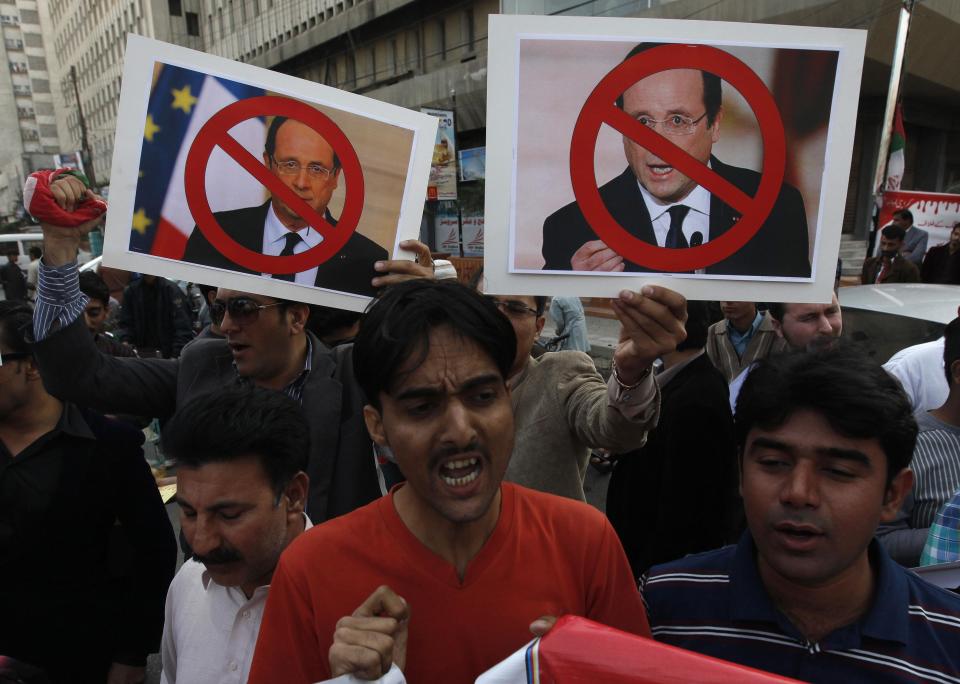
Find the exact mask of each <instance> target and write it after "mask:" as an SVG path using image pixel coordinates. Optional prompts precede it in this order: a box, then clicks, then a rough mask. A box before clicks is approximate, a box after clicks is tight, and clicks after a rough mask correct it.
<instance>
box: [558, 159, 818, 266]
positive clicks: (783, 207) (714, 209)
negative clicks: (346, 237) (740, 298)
mask: <svg viewBox="0 0 960 684" xmlns="http://www.w3.org/2000/svg"><path fill="white" fill-rule="evenodd" d="M710 164H711V168H712V169H713V170H714V171H716V172H717V174H718V175H720V176H721V177H722V178H724V179H726V180H727V181H729V182H730V183H732V184H733V185H735V186H737V187H738V188H739V189H740V190H743V191H744V192H745V193H746V194H748V195H750V196H751V197H753V196H754V195H755V194H756V192H757V188H758V187H759V186H760V174H759V173H757V172H756V171H751V170H749V169H742V168H739V167H736V166H729V165H727V164H724V163H723V162H721V161H719V160H718V159H717V158H716V157H711V158H710ZM600 197H601V198H602V199H603V202H604V204H605V205H606V207H607V210H608V211H609V212H610V214H611V215H612V216H613V218H614V219H616V221H617V223H618V224H620V225H621V226H622V227H623V228H624V229H625V230H627V231H629V232H630V233H631V234H632V235H633V236H635V237H637V238H639V239H641V240H643V241H644V242H649V243H650V244H652V245H656V244H657V239H656V236H655V235H654V232H653V225H652V223H651V220H650V213H649V212H648V211H647V205H646V204H645V203H644V201H643V195H641V193H640V187H639V186H638V185H637V177H636V176H635V175H634V173H633V170H632V169H631V168H630V167H629V166H628V167H627V169H626V171H624V172H623V173H622V174H620V175H619V176H617V177H616V178H614V179H613V180H611V181H609V182H607V183H605V184H604V185H603V186H601V187H600ZM740 216H741V214H740V213H739V212H737V211H736V210H735V209H733V208H731V207H729V206H727V205H726V204H725V203H724V202H723V201H722V200H720V199H719V198H718V197H716V196H715V195H711V196H710V236H709V237H710V239H711V240H715V239H717V237H719V236H720V235H722V234H723V233H725V232H726V231H728V230H729V229H730V228H731V227H732V226H733V225H734V224H735V223H736V222H737V221H738V220H739V219H740ZM706 237H707V236H704V238H706ZM597 239H599V238H598V237H597V234H596V233H595V232H594V230H593V228H591V227H590V225H589V224H588V223H587V220H586V218H585V217H584V215H583V213H582V212H581V211H580V207H579V205H578V204H577V203H576V202H571V203H570V204H568V205H567V206H565V207H563V208H562V209H559V210H558V211H555V212H554V213H553V214H551V215H550V216H548V217H547V220H546V221H544V223H543V258H544V259H545V260H546V263H545V264H544V266H543V268H544V270H557V271H569V270H571V269H570V259H571V258H572V257H573V254H574V252H576V251H577V250H578V249H580V247H582V246H583V244H584V243H586V242H590V241H591V240H597ZM808 246H809V238H808V235H807V215H806V212H805V210H804V208H803V198H802V197H801V196H800V193H799V191H798V190H797V189H796V188H794V187H792V186H790V185H787V184H785V183H784V184H783V186H782V187H781V188H780V195H779V196H778V197H777V201H776V203H775V204H774V205H773V209H772V211H771V212H770V216H769V217H768V218H767V220H766V221H765V222H764V224H763V225H762V226H760V230H759V231H757V234H756V235H754V236H753V238H751V240H750V241H749V242H748V243H747V244H746V245H744V246H743V247H742V248H741V249H740V250H738V251H737V252H735V253H734V254H732V255H730V256H729V257H727V258H726V259H724V260H722V261H720V262H718V263H716V264H713V265H711V266H708V267H707V269H706V272H707V273H710V274H718V275H755V276H780V277H803V278H807V277H809V276H810V260H809V258H808V256H807V255H808ZM624 263H625V264H626V270H627V271H637V272H640V271H645V272H648V271H650V270H652V269H650V268H646V267H644V266H641V265H640V264H636V263H633V262H631V261H628V260H624Z"/></svg>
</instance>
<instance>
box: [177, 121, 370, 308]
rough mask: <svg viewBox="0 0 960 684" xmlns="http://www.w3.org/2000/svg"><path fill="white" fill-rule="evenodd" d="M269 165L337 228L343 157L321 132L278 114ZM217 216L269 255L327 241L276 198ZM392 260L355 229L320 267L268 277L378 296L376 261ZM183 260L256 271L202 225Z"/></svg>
mask: <svg viewBox="0 0 960 684" xmlns="http://www.w3.org/2000/svg"><path fill="white" fill-rule="evenodd" d="M263 163H264V165H265V166H266V167H267V168H268V169H270V172H271V173H273V175H274V176H276V177H277V179H278V180H279V181H280V182H281V183H283V184H284V185H286V186H287V187H288V188H289V189H290V190H292V191H293V192H294V193H295V194H296V195H297V196H298V197H299V198H300V199H302V200H303V201H304V202H306V203H307V204H308V205H309V206H310V208H311V209H313V210H314V211H316V212H317V213H318V214H320V215H321V216H323V217H324V219H325V220H326V222H327V223H328V224H330V226H331V227H333V228H334V229H335V228H336V225H337V221H336V220H335V219H334V218H333V216H332V215H331V214H330V211H329V210H328V209H327V205H328V204H329V202H330V198H331V197H332V196H333V191H334V190H336V189H337V185H338V183H339V181H340V171H341V168H340V160H339V159H338V158H337V155H336V153H335V152H334V151H333V147H331V146H330V144H329V143H328V142H327V141H326V140H324V138H323V137H322V136H321V135H320V134H319V133H317V132H316V131H315V130H313V129H312V128H310V127H309V126H307V125H306V124H303V123H300V122H299V121H296V120H293V119H288V118H286V117H282V116H278V117H275V118H274V119H273V121H272V122H271V124H270V128H269V129H268V130H267V139H266V142H265V144H264V150H263ZM214 217H215V218H216V219H217V223H218V224H219V225H220V226H221V227H222V228H223V229H224V231H226V233H227V234H228V235H229V236H230V237H231V238H233V239H234V240H236V241H237V242H238V243H239V244H241V245H242V246H244V247H246V248H247V249H249V250H252V251H254V252H262V253H263V254H270V255H273V256H289V255H291V254H300V253H301V252H304V251H306V250H308V249H310V248H312V247H316V246H317V245H319V244H320V243H321V242H323V239H324V238H323V235H321V234H320V232H319V231H317V229H316V228H314V227H313V226H311V225H310V224H309V223H308V222H307V221H306V220H305V219H304V218H302V217H301V216H300V215H299V214H297V212H296V210H295V209H294V208H292V207H290V206H288V205H287V204H286V203H285V202H284V201H283V200H282V199H280V198H279V197H276V196H274V197H272V198H271V199H270V200H268V201H267V202H265V203H264V204H261V205H260V206H256V207H247V208H245V209H236V210H233V211H221V212H217V213H216V214H214ZM386 258H387V250H385V249H384V248H383V247H381V246H380V245H378V244H377V243H376V242H374V241H373V240H370V239H369V238H366V237H364V236H363V235H361V234H360V233H359V232H354V233H353V234H352V235H351V236H350V239H349V240H348V241H347V243H346V244H345V245H344V246H343V248H342V249H340V251H338V252H337V253H336V254H335V255H334V256H333V257H331V258H330V259H329V260H327V261H325V262H324V263H322V264H320V265H319V266H315V267H314V268H311V269H309V270H306V271H301V272H300V273H289V274H274V275H272V276H270V274H265V275H267V276H270V277H273V278H276V279H279V280H287V281H291V282H296V283H299V284H301V285H315V286H317V287H324V288H329V289H331V290H341V291H346V292H353V293H356V294H363V295H367V296H371V297H372V296H374V295H375V294H376V290H375V289H374V287H373V286H372V285H371V284H370V279H371V278H373V277H374V275H375V273H374V271H373V268H374V264H375V263H376V262H377V261H382V260H384V259H386ZM183 260H184V261H192V262H194V263H198V264H203V265H204V266H215V267H217V268H225V269H228V270H231V271H238V272H240V273H253V272H254V271H251V270H250V269H247V268H244V267H243V266H240V265H239V264H235V263H234V262H232V261H230V260H229V259H228V258H227V257H225V256H224V255H223V254H221V253H220V252H219V251H218V250H217V249H216V248H215V247H214V246H213V245H211V244H210V242H209V241H208V240H207V238H206V237H205V236H204V235H203V233H202V232H201V231H200V230H198V229H197V228H196V227H194V229H193V232H192V233H190V238H189V240H187V247H186V251H185V252H184V255H183Z"/></svg>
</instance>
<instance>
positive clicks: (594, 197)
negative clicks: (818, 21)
mask: <svg viewBox="0 0 960 684" xmlns="http://www.w3.org/2000/svg"><path fill="white" fill-rule="evenodd" d="M668 69H700V70H701V71H708V72H710V73H712V74H716V75H717V76H719V77H720V78H722V79H723V80H725V81H727V82H728V83H730V85H732V86H733V87H734V88H736V89H737V90H738V91H739V92H740V94H741V95H743V97H744V98H745V99H746V101H747V103H748V104H749V105H750V108H751V109H753V113H754V115H755V116H756V117H757V121H758V123H759V124H760V132H761V134H762V137H763V170H762V173H761V178H760V186H759V187H758V188H757V193H756V195H755V196H753V197H750V196H749V195H747V194H746V193H744V192H743V191H742V190H740V188H738V187H736V186H735V185H733V184H732V183H730V182H729V181H727V180H726V179H725V178H721V177H720V176H719V175H718V174H717V173H716V172H715V171H713V170H711V169H710V168H709V167H707V166H706V165H705V164H703V163H702V162H700V161H699V160H697V159H695V158H694V157H692V156H691V155H689V154H688V153H687V152H686V151H684V150H682V149H680V148H679V147H677V146H676V145H674V144H673V143H672V142H670V140H669V139H668V138H665V137H663V136H662V135H660V134H659V133H657V132H656V131H654V130H653V129H651V128H648V127H647V126H644V125H643V124H641V123H640V122H639V121H637V120H636V119H634V118H633V117H631V116H629V115H628V114H626V113H625V112H624V111H623V110H621V109H620V108H618V107H617V106H616V105H615V104H614V103H615V101H616V99H617V98H618V97H619V96H620V95H622V94H623V93H624V91H626V90H627V89H628V88H629V87H631V86H632V85H634V84H635V83H637V82H638V81H640V80H641V79H643V78H646V77H647V76H650V75H651V74H654V73H657V72H659V71H666V70H668ZM604 123H606V124H607V125H609V126H611V127H613V128H615V129H616V130H617V131H619V132H620V133H622V134H623V135H625V136H627V137H629V138H630V139H632V140H633V141H634V142H636V143H637V144H638V145H641V146H643V147H645V148H646V149H648V150H649V151H651V152H653V153H654V154H656V155H657V156H658V157H660V158H661V159H663V160H664V161H666V162H669V163H670V164H671V165H672V166H673V167H674V168H675V169H677V170H678V171H680V172H681V173H683V174H684V175H686V176H688V177H689V178H692V179H693V180H694V181H696V182H697V183H698V184H699V185H702V186H703V187H704V188H706V189H707V190H709V191H710V192H711V193H713V194H714V195H717V197H719V198H720V199H722V200H723V201H724V202H726V203H727V204H728V205H730V206H731V207H733V208H734V209H735V210H737V211H738V212H740V214H742V217H741V219H740V220H739V221H738V222H737V223H736V224H734V226H733V227H732V228H730V230H728V231H727V232H725V233H724V234H723V235H720V236H718V237H716V238H711V239H710V240H709V241H708V242H706V243H705V244H703V245H700V246H699V247H689V248H687V249H669V248H666V247H659V246H657V245H655V244H654V245H651V244H649V243H647V242H645V241H643V240H641V239H639V238H637V237H634V236H633V235H631V234H630V233H629V232H627V230H626V229H624V228H623V226H621V225H620V224H619V223H617V221H616V219H614V218H613V216H611V215H610V212H609V211H608V210H607V207H606V205H605V204H604V203H603V199H602V198H601V197H600V190H599V188H598V187H597V181H596V170H595V165H594V149H595V148H596V145H597V136H598V134H599V133H600V126H601V125H603V124H604ZM786 148H787V146H786V137H785V135H784V131H783V121H782V120H781V119H780V111H779V110H778V109H777V105H776V102H774V100H773V96H772V95H771V94H770V91H769V90H767V87H766V85H764V83H763V81H761V80H760V78H759V77H758V76H757V75H756V74H755V73H754V72H753V71H752V70H751V69H750V67H748V66H747V65H746V64H744V63H743V62H741V61H740V60H739V59H737V58H736V57H734V56H733V55H731V54H729V53H727V52H724V51H723V50H718V49H717V48H714V47H710V46H708V45H662V46H658V47H655V48H651V49H650V50H646V51H644V52H642V53H640V54H638V55H635V56H633V57H631V58H630V59H629V60H627V61H626V62H623V63H622V64H620V65H619V66H617V67H615V68H614V69H613V70H612V71H611V72H610V73H608V74H607V75H606V76H604V77H603V79H602V80H601V81H600V83H598V84H597V87H596V88H594V89H593V92H592V93H590V96H589V97H588V98H587V101H586V102H585V103H584V105H583V109H582V110H581V111H580V116H579V117H578V118H577V124H576V126H575V127H574V129H573V136H572V138H571V140H570V180H571V183H572V185H573V194H574V196H575V197H576V199H577V204H579V205H580V210H581V211H582V212H583V215H584V217H585V218H586V219H587V222H588V223H589V224H590V226H591V227H592V228H593V229H594V231H596V233H597V236H598V237H600V238H601V239H602V240H603V241H604V242H605V243H606V244H607V246H609V247H610V248H612V249H613V250H614V251H616V252H617V253H619V254H620V255H621V256H624V257H626V258H628V259H630V260H631V261H634V262H636V263H638V264H641V265H643V266H647V267H649V268H653V269H655V270H659V271H664V272H671V271H692V270H695V269H698V268H705V267H707V266H710V265H712V264H715V263H717V262H719V261H722V260H723V259H725V258H727V257H728V256H730V255H731V254H733V253H734V252H736V251H737V250H738V249H740V248H741V247H743V246H744V245H745V244H747V242H749V241H750V238H752V237H753V236H754V235H755V234H756V233H757V231H758V230H760V226H762V225H763V222H764V221H765V220H766V219H767V217H768V216H769V215H770V211H771V210H772V209H773V205H774V204H775V203H776V201H777V196H778V195H779V193H780V186H781V184H782V183H783V175H784V171H785V169H786V159H787V153H786Z"/></svg>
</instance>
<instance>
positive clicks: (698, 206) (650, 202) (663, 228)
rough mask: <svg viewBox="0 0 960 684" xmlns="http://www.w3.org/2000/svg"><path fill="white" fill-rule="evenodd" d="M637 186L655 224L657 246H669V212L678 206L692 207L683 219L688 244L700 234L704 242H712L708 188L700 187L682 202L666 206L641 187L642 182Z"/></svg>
mask: <svg viewBox="0 0 960 684" xmlns="http://www.w3.org/2000/svg"><path fill="white" fill-rule="evenodd" d="M637 185H638V186H639V187H640V194H641V195H642V196H643V202H644V204H646V205H647V212H649V214H650V221H651V223H652V224H653V233H654V235H656V236H657V244H658V245H659V246H660V247H663V246H664V245H666V244H667V233H668V232H669V231H670V213H669V211H670V209H671V208H672V207H675V206H678V205H681V206H686V207H690V211H688V212H687V216H686V218H684V219H683V228H682V230H683V236H684V237H685V238H687V244H690V241H691V239H692V238H693V234H694V233H698V232H699V233H700V235H701V236H702V237H703V242H709V241H710V192H709V191H708V190H707V189H706V188H704V187H703V186H702V185H698V186H696V187H695V188H694V189H693V190H691V191H690V194H689V195H687V196H686V197H684V198H683V199H682V200H681V201H679V202H673V203H668V204H664V203H663V202H661V201H660V200H658V199H657V198H656V197H654V196H653V195H651V194H650V192H649V191H648V190H647V189H646V188H645V187H643V186H642V185H640V181H637Z"/></svg>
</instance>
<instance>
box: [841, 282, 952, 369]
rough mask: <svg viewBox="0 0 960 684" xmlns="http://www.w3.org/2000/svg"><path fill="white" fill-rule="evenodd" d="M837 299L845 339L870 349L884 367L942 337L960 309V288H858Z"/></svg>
mask: <svg viewBox="0 0 960 684" xmlns="http://www.w3.org/2000/svg"><path fill="white" fill-rule="evenodd" d="M837 295H838V296H839V298H840V307H841V308H842V309H843V337H844V338H845V339H848V340H852V341H853V342H857V343H860V344H863V345H864V346H866V348H867V349H868V353H869V354H870V355H871V356H872V357H874V358H875V359H876V360H877V361H879V362H880V363H886V362H887V360H888V359H889V358H890V357H891V356H893V355H894V354H895V353H897V352H898V351H900V350H901V349H904V348H906V347H909V346H911V345H914V344H920V343H921V342H930V341H932V340H935V339H937V338H938V337H940V336H941V335H942V334H943V329H944V327H946V325H947V323H949V322H950V321H952V320H953V319H954V318H956V317H957V315H958V311H957V310H958V306H960V285H933V284H928V283H891V284H885V285H857V286H855V287H841V288H840V289H839V290H837Z"/></svg>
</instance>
